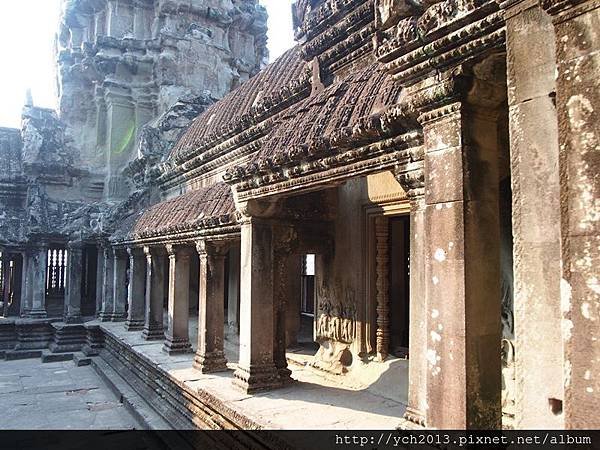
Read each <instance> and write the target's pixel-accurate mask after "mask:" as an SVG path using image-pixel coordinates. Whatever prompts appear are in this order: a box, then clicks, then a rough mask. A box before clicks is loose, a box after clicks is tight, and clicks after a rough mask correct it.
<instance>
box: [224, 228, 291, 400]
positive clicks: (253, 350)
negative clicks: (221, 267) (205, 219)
mask: <svg viewBox="0 0 600 450" xmlns="http://www.w3.org/2000/svg"><path fill="white" fill-rule="evenodd" d="M241 228H242V230H241V283H240V292H241V301H240V360H239V365H238V368H237V370H236V371H235V373H234V377H235V378H234V385H235V386H237V387H239V388H240V389H242V390H244V391H245V392H247V393H252V392H256V391H260V390H265V389H271V388H274V387H278V386H280V385H281V381H280V380H279V374H278V371H277V369H276V367H275V364H274V359H273V357H274V352H273V343H274V331H275V330H274V329H273V328H274V327H273V324H274V314H273V313H274V303H273V247H272V227H271V223H270V222H268V221H266V220H264V219H260V218H256V217H251V218H246V219H245V220H244V222H243V223H242V226H241Z"/></svg>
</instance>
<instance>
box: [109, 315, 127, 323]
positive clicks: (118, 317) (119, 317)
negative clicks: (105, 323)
mask: <svg viewBox="0 0 600 450" xmlns="http://www.w3.org/2000/svg"><path fill="white" fill-rule="evenodd" d="M125 320H127V317H126V316H125V313H120V314H119V313H112V314H111V315H110V321H111V322H124V321H125Z"/></svg>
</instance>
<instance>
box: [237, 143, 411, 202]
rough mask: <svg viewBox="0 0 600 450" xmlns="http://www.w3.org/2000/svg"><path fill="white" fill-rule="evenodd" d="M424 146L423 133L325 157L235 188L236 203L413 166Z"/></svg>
mask: <svg viewBox="0 0 600 450" xmlns="http://www.w3.org/2000/svg"><path fill="white" fill-rule="evenodd" d="M421 145H422V135H421V134H420V133H419V132H409V133H406V134H404V135H401V136H397V137H395V138H390V139H387V140H385V141H380V142H377V143H374V144H370V145H366V146H364V147H361V148H358V149H353V150H348V151H346V152H342V153H339V154H336V155H334V156H327V157H322V158H319V159H316V160H313V161H311V162H305V163H302V164H299V165H296V166H293V167H290V168H285V169H281V170H278V171H277V172H271V173H269V174H268V175H264V176H255V177H253V178H251V179H248V180H245V181H243V182H240V183H238V184H235V185H234V193H235V194H234V195H235V196H236V203H237V202H243V201H247V200H249V199H252V198H261V197H268V196H272V195H275V194H283V193H285V194H288V193H290V192H294V191H301V190H311V189H314V188H315V187H317V186H324V185H331V184H337V183H340V182H343V181H346V180H348V179H350V178H355V177H357V176H362V175H367V174H370V173H376V172H381V171H383V170H390V169H393V168H396V167H400V166H402V165H403V164H409V163H411V162H414V161H413V157H414V155H415V154H416V153H418V151H417V150H416V148H418V147H420V146H421Z"/></svg>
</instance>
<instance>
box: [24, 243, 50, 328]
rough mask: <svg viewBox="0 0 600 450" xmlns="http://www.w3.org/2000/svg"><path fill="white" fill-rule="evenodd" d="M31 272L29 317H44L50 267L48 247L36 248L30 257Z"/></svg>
mask: <svg viewBox="0 0 600 450" xmlns="http://www.w3.org/2000/svg"><path fill="white" fill-rule="evenodd" d="M28 266H29V274H28V278H29V279H31V280H32V281H31V310H30V311H29V312H28V313H27V317H28V318H32V319H36V318H39V319H42V318H45V317H47V314H46V272H47V269H48V247H46V246H42V247H38V248H36V249H35V251H34V254H33V255H32V257H31V258H30V259H29V264H28Z"/></svg>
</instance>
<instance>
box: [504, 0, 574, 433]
mask: <svg viewBox="0 0 600 450" xmlns="http://www.w3.org/2000/svg"><path fill="white" fill-rule="evenodd" d="M506 3H508V5H504V4H503V7H504V8H506V12H505V20H506V50H507V59H506V60H507V64H508V67H507V83H508V108H509V128H510V158H511V183H512V197H513V199H512V216H513V220H512V228H513V258H514V261H513V267H514V300H513V304H514V327H513V330H510V324H511V322H513V317H512V315H511V314H510V311H506V312H505V314H504V315H505V317H506V318H505V326H504V327H503V328H504V336H503V337H504V339H505V340H504V341H503V342H504V347H505V349H506V350H508V351H506V350H505V351H504V352H503V355H506V356H505V357H504V367H503V378H505V379H504V382H503V389H504V392H503V397H504V398H503V412H504V418H503V420H505V421H506V419H510V413H511V412H512V413H513V414H514V424H513V426H514V427H516V428H529V429H534V428H538V429H540V428H543V429H553V428H563V426H564V417H563V415H562V414H556V413H555V412H556V411H553V408H552V407H551V405H550V399H554V402H561V401H562V399H563V396H564V394H563V390H564V388H563V367H562V359H563V352H562V348H561V346H560V345H556V339H557V330H560V327H561V310H560V279H561V269H560V192H559V172H558V153H559V150H558V124H557V122H556V107H555V105H554V100H555V95H554V94H555V90H556V62H555V48H554V39H553V38H554V33H553V29H552V22H551V18H550V16H548V14H546V13H545V12H544V11H543V10H542V9H541V8H540V6H539V4H538V2H537V1H536V0H523V1H521V0H517V1H507V2H506ZM506 325H508V326H506ZM507 332H508V333H507ZM511 332H512V334H513V335H514V339H510V338H508V336H507V335H510V334H511ZM513 342H514V347H515V348H514V358H511V356H512V355H511V354H510V353H512V352H510V350H511V347H512V345H513ZM534 342H535V345H532V343H534ZM511 359H513V360H514V366H513V371H514V372H513V373H511V370H510V369H511V367H510V366H511ZM511 375H512V377H511ZM511 378H513V379H511ZM513 380H514V381H513ZM513 386H514V387H513ZM513 404H514V405H513Z"/></svg>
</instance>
